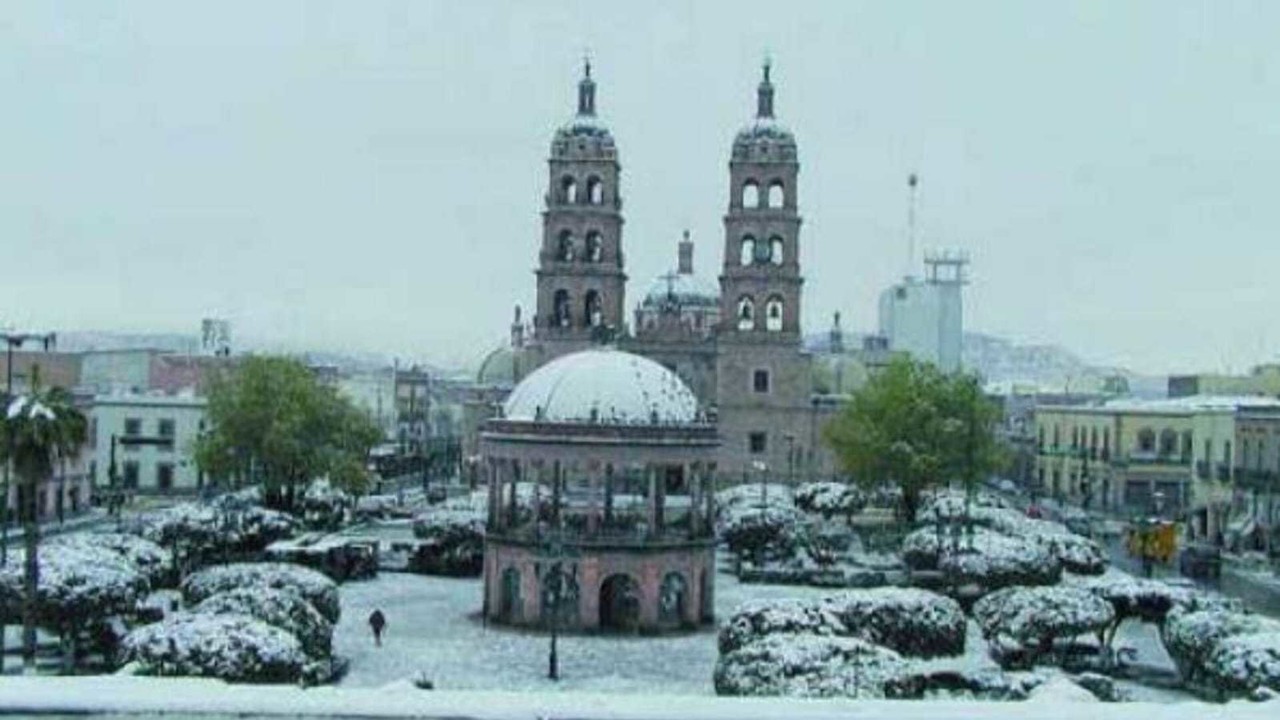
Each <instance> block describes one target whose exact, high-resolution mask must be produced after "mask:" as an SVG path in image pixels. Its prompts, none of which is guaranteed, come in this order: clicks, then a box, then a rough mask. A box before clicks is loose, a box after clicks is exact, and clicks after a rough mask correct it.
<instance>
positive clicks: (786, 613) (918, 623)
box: [719, 588, 966, 657]
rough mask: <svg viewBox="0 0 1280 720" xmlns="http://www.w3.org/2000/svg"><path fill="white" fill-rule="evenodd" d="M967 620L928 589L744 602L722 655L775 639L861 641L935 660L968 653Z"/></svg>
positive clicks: (725, 630) (724, 637) (728, 628)
mask: <svg viewBox="0 0 1280 720" xmlns="http://www.w3.org/2000/svg"><path fill="white" fill-rule="evenodd" d="M965 624H966V620H965V616H964V612H963V611H962V610H961V609H960V606H959V605H958V604H957V603H956V602H955V601H954V600H951V599H950V598H947V597H943V596H941V595H938V594H936V593H931V592H928V591H925V590H915V589H899V588H878V589H873V590H850V591H848V592H843V593H839V594H836V595H831V596H829V597H826V598H823V599H821V600H816V601H803V600H796V599H783V600H772V601H756V602H751V603H747V604H745V605H744V606H743V607H741V608H739V610H738V611H737V612H736V613H734V615H733V617H731V618H730V619H729V621H728V622H726V623H725V624H724V625H723V626H722V627H721V628H720V638H719V645H720V652H721V653H729V652H733V651H735V650H738V649H740V648H742V647H744V646H746V645H748V644H750V643H752V642H755V641H757V640H759V639H761V638H763V637H768V636H770V635H778V634H784V635H801V634H805V635H823V636H836V637H856V638H859V639H862V640H866V641H867V642H871V643H875V644H876V645H883V646H884V647H887V648H890V649H892V650H894V651H896V652H899V653H901V654H903V655H910V656H915V657H935V656H940V655H957V654H959V653H962V652H963V651H964V637H965Z"/></svg>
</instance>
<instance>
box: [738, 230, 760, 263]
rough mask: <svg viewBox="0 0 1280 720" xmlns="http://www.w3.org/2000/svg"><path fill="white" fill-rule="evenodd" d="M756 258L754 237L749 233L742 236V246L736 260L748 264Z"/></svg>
mask: <svg viewBox="0 0 1280 720" xmlns="http://www.w3.org/2000/svg"><path fill="white" fill-rule="evenodd" d="M755 259H756V239H755V238H754V237H752V236H751V235H746V236H744V237H743V238H742V246H741V248H740V252H739V254H738V262H739V263H741V264H743V265H750V264H751V263H752V262H754V261H755Z"/></svg>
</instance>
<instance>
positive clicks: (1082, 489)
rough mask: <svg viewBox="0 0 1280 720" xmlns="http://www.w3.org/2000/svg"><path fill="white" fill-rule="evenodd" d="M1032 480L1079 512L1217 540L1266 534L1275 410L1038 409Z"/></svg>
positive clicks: (1151, 405) (1277, 445)
mask: <svg viewBox="0 0 1280 720" xmlns="http://www.w3.org/2000/svg"><path fill="white" fill-rule="evenodd" d="M1035 432H1036V436H1035V442H1036V448H1037V452H1036V467H1035V481H1036V483H1037V484H1038V485H1039V487H1040V488H1041V490H1042V492H1044V493H1045V494H1046V495H1048V496H1051V497H1055V498H1060V499H1062V500H1065V501H1067V502H1070V503H1073V504H1078V505H1082V506H1086V507H1093V508H1102V509H1111V510H1116V511H1123V512H1133V513H1157V512H1158V513H1160V514H1163V515H1165V516H1167V517H1183V518H1185V519H1186V520H1187V521H1188V529H1189V531H1190V533H1191V534H1192V535H1194V536H1197V537H1208V538H1213V539H1220V538H1221V537H1222V536H1224V535H1226V534H1228V533H1229V532H1230V531H1232V528H1233V526H1234V527H1235V530H1236V532H1238V533H1245V534H1247V533H1248V532H1249V531H1250V528H1249V525H1250V524H1252V525H1253V526H1255V527H1261V528H1270V527H1272V526H1274V517H1275V509H1276V508H1275V504H1274V495H1275V492H1276V490H1277V489H1280V488H1277V477H1280V401H1278V400H1274V399H1270V398H1264V397H1250V396H1243V397H1233V396H1212V395H1196V396H1190V397H1183V398H1173V399H1167V400H1153V401H1138V400H1113V401H1110V402H1106V403H1100V404H1093V405H1079V406H1063V405H1043V406H1039V407H1037V408H1036V412H1035Z"/></svg>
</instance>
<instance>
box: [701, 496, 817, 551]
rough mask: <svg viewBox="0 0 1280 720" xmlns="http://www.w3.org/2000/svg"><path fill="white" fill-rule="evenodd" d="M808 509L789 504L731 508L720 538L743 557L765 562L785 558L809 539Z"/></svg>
mask: <svg viewBox="0 0 1280 720" xmlns="http://www.w3.org/2000/svg"><path fill="white" fill-rule="evenodd" d="M806 535H807V523H806V519H805V517H804V513H802V512H800V511H799V510H796V509H795V508H787V507H778V506H771V507H764V508H760V507H745V508H738V509H736V510H734V511H731V512H729V513H728V514H727V515H726V517H725V519H724V522H723V525H722V527H721V530H720V538H721V539H722V540H724V541H725V543H726V544H727V545H728V546H729V550H730V551H732V552H734V553H736V554H737V555H738V556H739V557H743V558H746V559H749V560H751V561H752V562H754V563H756V564H757V565H758V564H761V563H763V562H766V561H770V560H785V559H789V558H792V557H794V556H795V554H796V551H797V550H798V549H799V548H800V547H801V546H802V545H804V544H805V543H806V542H807V539H806Z"/></svg>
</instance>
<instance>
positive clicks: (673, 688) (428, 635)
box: [333, 573, 1190, 702]
mask: <svg viewBox="0 0 1280 720" xmlns="http://www.w3.org/2000/svg"><path fill="white" fill-rule="evenodd" d="M480 588H481V583H480V581H479V580H477V579H457V578H438V577H427V576H422V575H409V574H396V573H383V574H381V575H379V576H378V578H377V579H375V580H370V581H366V582H359V583H348V584H346V585H343V586H342V593H341V594H342V619H341V621H340V622H339V623H338V626H337V627H336V629H335V632H334V638H333V644H334V652H335V654H338V655H341V656H343V657H346V658H348V659H349V660H350V670H349V671H348V673H347V675H346V676H345V677H344V678H343V679H342V680H341V681H340V682H339V683H338V684H339V686H341V687H379V686H382V685H386V684H388V683H391V682H395V681H397V680H403V679H409V680H412V679H416V678H418V677H425V678H427V679H429V680H431V681H432V682H433V683H434V684H435V687H436V688H437V689H442V690H443V689H448V690H483V689H487V690H518V691H582V692H603V693H630V694H637V695H643V694H648V693H653V692H661V693H664V694H672V695H711V694H714V688H713V687H712V671H713V670H714V668H715V664H716V660H717V657H718V653H717V649H716V632H717V631H716V629H715V628H714V627H708V628H705V629H703V630H700V631H698V632H692V633H686V634H681V635H665V636H658V637H619V636H614V635H580V636H574V635H569V636H562V637H561V638H560V640H559V661H560V677H561V679H560V681H559V682H553V681H551V680H548V679H547V677H546V675H547V651H548V646H549V640H548V637H547V636H546V635H543V634H540V633H531V632H524V631H518V630H513V629H510V628H505V627H498V626H493V625H489V626H488V627H486V626H485V625H483V624H482V623H481V622H480V618H479V612H478V611H479V607H480V597H481V592H480ZM832 592H833V591H832V590H830V589H824V588H812V587H797V586H782V585H743V584H741V583H739V582H738V581H737V579H736V578H734V577H733V576H731V575H727V574H724V573H721V574H720V575H718V576H717V578H716V615H717V617H718V618H720V619H725V618H728V617H729V616H730V615H731V614H733V612H734V610H735V609H737V607H738V606H739V605H740V604H742V603H743V602H745V601H747V600H758V599H772V598H788V597H798V598H817V597H822V596H824V595H829V594H831V593H832ZM374 608H378V609H381V610H382V612H383V614H385V615H386V617H387V622H388V626H387V630H386V633H385V636H384V637H383V643H382V647H376V646H375V645H374V643H373V636H372V634H371V632H370V630H369V626H368V624H367V620H368V617H369V614H370V613H371V612H373V610H374ZM1117 644H1118V645H1129V646H1132V647H1134V648H1136V649H1137V651H1138V657H1137V660H1138V662H1139V663H1141V664H1142V665H1144V666H1148V667H1152V668H1156V669H1158V670H1166V671H1168V672H1170V673H1172V672H1173V669H1174V668H1173V663H1172V661H1171V660H1170V659H1169V656H1168V654H1167V653H1165V651H1164V648H1163V646H1162V645H1161V643H1160V638H1159V636H1158V634H1157V632H1156V629H1155V627H1154V626H1150V625H1142V624H1139V623H1126V624H1125V625H1124V626H1122V628H1121V630H1120V633H1119V636H1118V638H1117ZM928 665H929V666H930V667H935V668H938V669H942V668H957V669H958V668H970V669H972V668H995V667H996V665H995V663H994V662H993V661H992V660H991V659H990V658H989V657H988V656H987V652H986V644H985V642H983V640H982V635H981V633H980V631H979V630H978V628H977V627H976V626H975V625H974V624H973V623H972V622H970V627H969V630H968V633H967V643H966V648H965V653H964V655H963V656H960V657H956V658H940V659H936V660H932V661H929V662H928ZM1134 689H1135V692H1136V695H1137V698H1138V699H1142V700H1146V701H1150V702H1173V701H1178V700H1184V699H1189V697H1190V696H1188V695H1184V694H1182V693H1177V692H1170V691H1166V690H1159V689H1150V688H1143V687H1140V686H1138V687H1134Z"/></svg>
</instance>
